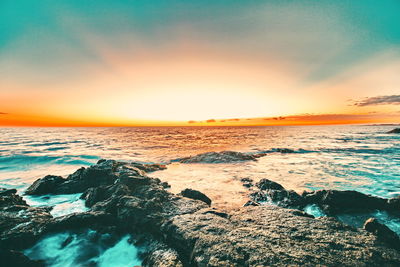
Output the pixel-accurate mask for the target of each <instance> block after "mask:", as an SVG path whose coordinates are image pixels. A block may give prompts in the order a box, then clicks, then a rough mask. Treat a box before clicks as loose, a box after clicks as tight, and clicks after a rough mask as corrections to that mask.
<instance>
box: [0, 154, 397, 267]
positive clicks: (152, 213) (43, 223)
mask: <svg viewBox="0 0 400 267" xmlns="http://www.w3.org/2000/svg"><path fill="white" fill-rule="evenodd" d="M92 167H94V169H100V170H101V171H100V172H101V173H103V174H101V175H100V176H103V177H100V178H98V180H100V182H99V181H93V180H97V178H94V177H99V176H98V175H97V174H96V175H93V176H92V175H91V174H90V175H89V174H85V173H86V171H85V169H83V170H80V171H79V172H78V173H75V174H73V175H72V176H69V178H68V179H67V180H69V179H70V180H71V181H78V180H81V179H82V180H85V181H84V182H81V181H79V183H82V184H83V185H84V186H81V187H80V188H84V187H86V186H89V185H92V186H89V187H88V188H86V189H85V190H86V192H85V193H84V194H83V196H82V197H83V198H84V199H86V201H87V203H88V206H91V210H90V211H89V212H83V213H76V214H70V215H66V216H63V217H58V218H52V217H51V216H50V215H49V214H48V212H47V211H46V210H40V209H38V208H32V207H29V206H28V205H27V204H26V203H20V204H14V203H19V200H18V198H17V196H16V195H15V193H13V192H11V193H10V194H8V195H7V197H11V200H10V201H8V202H5V203H8V204H6V206H4V207H2V208H0V249H3V248H4V249H8V250H10V249H15V248H16V247H18V249H24V248H27V247H28V246H30V245H32V244H33V242H35V240H37V239H38V238H39V237H41V236H43V235H45V234H48V233H50V232H57V231H66V230H71V229H78V228H89V227H90V228H92V229H96V230H99V231H110V232H118V233H133V234H134V235H136V236H137V235H145V236H146V240H147V241H146V242H145V243H146V244H145V246H144V247H147V248H149V250H148V251H147V252H145V253H144V254H143V256H144V262H143V265H144V266H271V265H278V266H288V265H294V266H300V265H308V266H314V265H322V266H334V265H337V264H338V263H340V264H341V265H343V266H386V265H393V266H399V265H400V252H399V251H398V250H396V249H393V248H392V247H390V246H389V245H387V244H388V243H385V242H381V241H380V239H379V238H378V237H377V236H374V235H371V234H369V233H367V232H365V231H362V230H357V229H355V228H352V227H348V226H346V225H344V224H342V223H340V222H338V221H336V220H334V219H333V218H318V219H314V218H312V217H311V216H309V215H307V214H305V213H304V212H301V211H298V210H291V209H284V208H280V207H277V206H271V205H261V206H247V207H242V208H238V209H236V210H232V211H229V212H223V211H219V210H217V209H212V208H209V207H208V206H209V204H210V203H211V200H210V199H209V198H208V197H206V196H205V195H204V194H203V193H201V192H198V191H196V190H191V189H186V190H184V191H186V192H184V191H182V195H175V194H172V193H171V192H168V191H167V190H165V188H164V187H163V185H162V183H161V181H160V180H159V179H153V178H150V177H147V176H146V175H145V174H144V172H143V170H140V169H138V168H136V167H132V166H127V165H125V163H119V162H114V161H107V160H105V161H101V162H99V164H97V165H94V166H92ZM92 167H89V168H88V169H90V168H92ZM94 172H97V170H95V171H94ZM104 176H105V177H108V178H104ZM109 178H112V179H109ZM86 180H87V181H86ZM109 180H112V183H110V184H108V182H110V181H109ZM103 182H104V183H103ZM63 184H64V183H63ZM82 184H81V185H82ZM93 185H94V186H93ZM263 186H264V187H263ZM260 187H262V188H264V190H261V189H260V190H259V191H257V192H255V193H257V194H258V195H257V196H258V197H260V198H263V197H264V198H269V199H271V200H272V199H275V200H279V201H280V202H282V201H283V202H285V201H286V200H284V199H285V198H287V199H291V200H295V199H296V197H297V196H299V195H297V196H296V195H295V194H294V193H293V192H294V191H288V190H285V189H284V188H281V187H279V186H277V185H276V184H273V183H271V182H263V183H260ZM185 195H186V196H189V197H191V198H188V197H186V196H185ZM299 197H300V200H301V199H303V198H302V197H301V196H299ZM192 198H194V199H192ZM200 198H201V200H202V201H199V200H198V199H200ZM317 199H319V198H317ZM300 200H299V201H300ZM203 201H204V202H206V203H207V204H208V205H207V204H206V203H203ZM253 201H254V202H255V200H253ZM285 203H286V204H285V205H289V204H287V203H289V202H288V201H286V202H285ZM385 203H386V202H385ZM256 204H258V203H256ZM21 214H22V216H21ZM64 243H68V240H66V241H65V242H64ZM10 266H13V265H10ZM27 266H30V265H29V264H28V265H27Z"/></svg>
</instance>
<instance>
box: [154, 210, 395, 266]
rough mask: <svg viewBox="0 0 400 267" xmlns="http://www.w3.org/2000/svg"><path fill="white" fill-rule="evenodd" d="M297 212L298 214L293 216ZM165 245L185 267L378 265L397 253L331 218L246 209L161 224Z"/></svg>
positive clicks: (185, 216) (186, 216)
mask: <svg viewBox="0 0 400 267" xmlns="http://www.w3.org/2000/svg"><path fill="white" fill-rule="evenodd" d="M296 212H297V211H296ZM161 231H162V233H163V234H164V235H165V239H166V243H167V244H168V245H169V246H171V247H172V248H174V249H175V250H176V251H177V252H178V253H179V255H180V256H181V259H182V260H183V261H184V263H186V264H187V265H189V266H272V265H273V266H287V265H294V266H300V265H307V266H313V265H322V266H334V265H337V263H338V262H340V264H341V265H342V266H360V265H361V266H369V265H370V266H379V265H387V264H389V265H390V264H393V265H396V264H399V263H400V254H399V252H398V251H396V250H394V249H390V248H387V247H385V245H384V244H383V243H379V244H378V243H376V238H375V237H374V236H371V235H369V234H367V233H366V232H363V231H359V230H356V229H354V228H351V227H348V226H345V225H343V224H341V223H339V222H337V221H336V220H334V219H330V218H321V219H313V218H309V217H305V216H298V215H295V214H293V213H292V212H291V210H288V209H283V208H279V207H276V206H257V207H246V208H241V209H239V210H236V211H234V212H232V213H231V214H230V217H229V219H226V218H223V217H220V216H217V215H214V214H212V213H207V212H205V211H204V210H199V211H197V212H195V213H193V214H182V215H179V216H175V217H173V218H172V219H171V220H169V221H167V222H165V223H164V224H163V225H162V228H161Z"/></svg>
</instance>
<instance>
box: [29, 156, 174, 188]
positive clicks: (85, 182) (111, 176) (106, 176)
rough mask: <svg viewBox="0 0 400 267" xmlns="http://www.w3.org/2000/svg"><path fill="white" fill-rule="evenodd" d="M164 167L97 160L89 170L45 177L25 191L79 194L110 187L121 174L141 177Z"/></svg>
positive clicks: (83, 169) (82, 169)
mask: <svg viewBox="0 0 400 267" xmlns="http://www.w3.org/2000/svg"><path fill="white" fill-rule="evenodd" d="M165 168H166V167H165V165H159V164H141V163H137V162H132V163H124V162H117V161H114V160H104V159H102V160H99V162H98V163H97V164H96V165H93V166H91V167H89V168H84V167H82V168H80V169H78V170H77V171H76V172H74V173H73V174H71V175H69V176H68V177H67V178H66V179H64V178H62V177H60V176H54V175H47V176H45V177H44V178H42V179H39V180H37V181H35V182H34V183H33V184H32V185H31V186H30V187H29V188H28V189H27V190H26V192H25V193H26V194H28V195H43V194H72V193H81V192H83V191H85V190H87V189H88V188H91V187H98V186H103V185H111V184H113V183H114V181H115V180H116V179H117V178H118V176H119V175H122V174H124V173H125V174H131V175H132V174H134V175H139V176H142V175H144V174H145V173H146V172H153V171H156V170H162V169H165Z"/></svg>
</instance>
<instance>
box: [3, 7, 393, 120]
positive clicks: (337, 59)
mask: <svg viewBox="0 0 400 267" xmlns="http://www.w3.org/2000/svg"><path fill="white" fill-rule="evenodd" d="M398 14H400V1H398V0H392V1H391V0H381V1H379V3H377V2H376V1H372V0H337V1H324V0H321V1H314V0H297V1H285V0H280V1H265V0H264V1H256V0H247V1H237V0H202V1H194V0H185V1H183V0H181V1H175V0H168V1H167V0H151V1H150V0H124V1H122V0H114V1H104V0H96V1H89V0H57V1H54V0H41V1H37V0H18V1H15V0H0V125H2V126H136V125H193V126H194V125H275V124H278V125H287V124H290V125H291V124H341V123H400V17H399V15H398Z"/></svg>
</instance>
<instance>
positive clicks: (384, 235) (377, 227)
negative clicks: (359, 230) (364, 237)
mask: <svg viewBox="0 0 400 267" xmlns="http://www.w3.org/2000/svg"><path fill="white" fill-rule="evenodd" d="M364 229H365V230H366V231H368V232H371V233H373V234H374V235H376V236H377V237H378V239H380V240H382V241H383V242H386V243H387V244H389V245H390V246H392V247H394V248H397V249H399V248H400V239H399V236H398V235H397V234H396V233H395V232H393V231H392V230H391V229H390V228H389V227H387V226H386V225H384V224H381V223H379V222H378V220H377V219H375V218H369V219H368V220H366V221H365V223H364Z"/></svg>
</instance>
